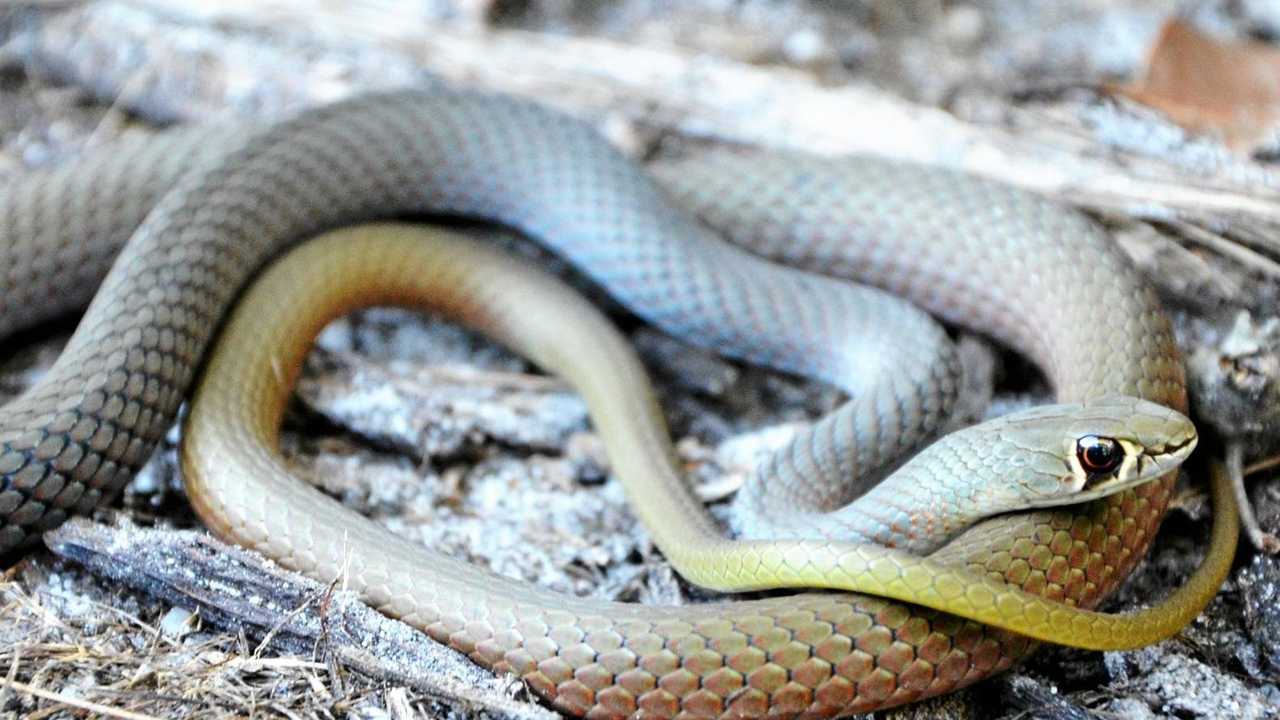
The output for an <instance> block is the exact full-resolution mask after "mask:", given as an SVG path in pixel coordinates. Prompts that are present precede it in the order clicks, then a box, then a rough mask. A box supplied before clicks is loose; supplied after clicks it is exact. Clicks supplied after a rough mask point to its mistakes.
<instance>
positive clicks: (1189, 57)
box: [1112, 20, 1280, 153]
mask: <svg viewBox="0 0 1280 720" xmlns="http://www.w3.org/2000/svg"><path fill="white" fill-rule="evenodd" d="M1112 90H1113V91H1114V92H1117V93H1119V94H1121V95H1123V96H1126V97H1128V98H1130V99H1132V100H1135V101H1137V102H1140V103H1142V104H1144V105H1147V106H1149V107H1152V108H1155V109H1156V110H1159V111H1160V112H1162V113H1164V114H1166V115H1168V116H1169V119H1171V120H1172V121H1173V122H1175V123H1177V124H1178V125H1181V126H1182V127H1184V128H1186V129H1187V130H1190V131H1192V132H1199V133H1206V134H1210V135H1214V136H1217V137H1219V138H1221V139H1222V141H1223V142H1224V143H1226V144H1227V146H1228V147H1230V148H1231V149H1232V150H1235V151H1236V152H1241V153H1248V152H1249V151H1250V150H1252V149H1254V148H1255V147H1257V145H1258V144H1259V143H1261V142H1263V141H1264V140H1266V139H1267V138H1268V136H1270V135H1271V134H1272V133H1273V132H1274V131H1275V130H1276V128H1277V126H1280V50H1277V49H1276V48H1274V47H1272V46H1270V45H1266V44H1263V43H1259V42H1248V41H1246V42H1230V43H1228V42H1221V41H1219V40H1215V39H1214V38H1211V37H1208V36H1206V35H1203V34H1201V33H1200V32H1198V31H1197V30H1196V29H1195V28H1193V27H1191V26H1190V25H1188V24H1187V23H1185V22H1183V21H1181V20H1170V21H1168V22H1166V23H1165V25H1164V27H1163V28H1161V30H1160V36H1159V37H1158V38H1157V39H1156V42H1155V45H1154V46H1153V47H1152V48H1151V54H1150V56H1149V57H1148V58H1147V69H1146V73H1145V76H1144V77H1142V78H1141V79H1139V80H1138V81H1136V82H1134V83H1131V84H1129V85H1126V86H1123V87H1117V88H1112Z"/></svg>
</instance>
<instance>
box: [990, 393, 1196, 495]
mask: <svg viewBox="0 0 1280 720" xmlns="http://www.w3.org/2000/svg"><path fill="white" fill-rule="evenodd" d="M1002 420H1003V421H1004V427H1003V428H1001V433H1000V435H1001V436H1002V437H1001V440H1002V442H1001V443H1000V444H1001V445H1002V446H1004V447H1006V448H1007V447H1010V446H1012V447H1014V448H1016V450H1010V451H1008V452H1011V453H1015V454H1016V452H1017V451H1019V450H1020V451H1022V452H1024V453H1025V452H1026V451H1028V450H1030V451H1032V452H1031V453H1028V454H1027V455H1024V458H1032V459H1024V460H1023V461H1022V462H1021V463H1019V464H1021V465H1022V467H1023V469H1024V470H1025V472H1019V473H1015V475H1016V476H1017V478H1016V484H1017V488H1016V490H1017V492H1018V493H1019V494H1020V497H1021V500H1022V501H1023V502H1025V503H1026V505H1025V506H1026V507H1047V506H1054V505H1064V504H1068V503H1076V502H1084V501H1086V500H1095V499H1097V498H1101V497H1106V496H1107V495H1111V494H1114V493H1117V492H1120V491H1122V490H1128V489H1129V488H1132V487H1134V486H1136V485H1140V484H1142V483H1145V482H1149V481H1151V480H1154V479H1155V478H1158V477H1160V476H1162V475H1164V474H1165V473H1168V472H1170V471H1171V470H1174V469H1176V468H1177V467H1178V466H1179V465H1181V464H1182V462H1183V461H1184V460H1186V459H1187V456H1189V455H1190V454H1191V451H1192V450H1194V449H1195V447H1196V443H1197V441H1198V439H1199V436H1198V435H1197V434H1196V429H1195V426H1194V425H1192V424H1191V421H1190V420H1189V419H1187V417H1186V416H1185V415H1183V414H1181V413H1179V412H1177V411H1175V410H1171V409H1169V408H1167V407H1164V406H1163V405H1158V404H1156V403H1153V402H1149V401H1147V400H1140V399H1138V398H1134V397H1122V396H1116V397H1106V398H1101V399H1098V400H1091V401H1089V402H1086V403H1079V404H1064V405H1044V406H1041V407H1036V408H1032V409H1030V410H1025V411H1022V412H1019V413H1012V414H1010V415H1008V416H1005V417H1004V418H1002ZM1046 451H1047V452H1046Z"/></svg>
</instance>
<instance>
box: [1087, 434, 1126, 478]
mask: <svg viewBox="0 0 1280 720" xmlns="http://www.w3.org/2000/svg"><path fill="white" fill-rule="evenodd" d="M1119 450H1120V448H1119V447H1118V445H1117V443H1116V441H1115V440H1112V439H1111V438H1101V437H1094V436H1089V437H1085V438H1081V440H1080V454H1081V456H1082V457H1081V458H1080V459H1081V460H1083V461H1084V466H1085V468H1086V469H1088V470H1092V471H1096V472H1106V471H1108V470H1111V469H1113V468H1114V467H1115V466H1116V464H1118V463H1119V461H1120V459H1121V458H1120V452H1119Z"/></svg>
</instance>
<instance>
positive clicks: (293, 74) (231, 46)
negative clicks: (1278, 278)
mask: <svg viewBox="0 0 1280 720" xmlns="http://www.w3.org/2000/svg"><path fill="white" fill-rule="evenodd" d="M303 5H304V3H303V0H276V1H275V2H273V3H271V4H270V7H269V10H268V11H263V10H262V9H261V7H260V6H259V4H258V3H247V2H232V3H218V4H210V3H202V2H198V0H173V1H172V2H167V3H165V4H164V9H163V10H160V9H157V8H152V7H149V6H146V5H141V6H139V5H123V4H116V3H95V4H92V5H89V6H86V7H83V8H77V9H74V10H71V11H67V12H63V13H60V14H52V15H48V16H44V17H43V19H41V20H39V21H37V22H36V23H35V24H34V25H33V28H32V30H31V31H30V32H28V33H26V34H25V35H24V36H23V40H22V42H20V43H15V44H14V45H13V46H12V47H11V48H10V49H9V50H10V54H11V55H14V56H17V57H20V58H22V60H23V61H24V62H26V63H28V64H29V65H30V66H32V67H37V68H42V69H44V70H47V71H52V72H55V73H57V74H58V75H59V76H61V77H63V78H65V79H68V80H71V81H74V82H77V83H80V84H84V85H87V86H90V87H92V88H94V89H95V90H96V91H97V92H98V93H100V94H101V95H103V96H105V97H110V98H119V99H120V102H122V103H124V104H125V105H126V106H129V107H132V108H135V109H140V110H142V111H143V112H146V113H147V114H149V115H151V116H152V117H159V118H164V119H195V118H204V117H208V116H209V115H213V114H219V113H222V112H226V111H227V110H228V109H231V110H233V111H238V112H246V111H248V112H259V111H262V110H279V109H281V108H282V107H288V106H297V105H305V104H313V103H317V102H323V101H328V100H332V99H335V98H337V97H341V96H344V95H347V94H350V93H352V92H354V91H356V90H368V89H371V88H378V87H382V88H386V87H395V86H403V85H409V84H422V83H427V82H432V81H433V79H434V78H439V79H443V80H444V81H447V82H449V83H452V84H455V85H460V86H469V87H476V88H485V89H491V90H499V91H503V92H509V93H514V94H518V95H525V96H529V97H535V98H538V99H541V100H543V101H545V102H548V103H551V104H553V105H556V106H559V107H560V108H562V109H565V110H568V111H570V112H573V113H576V114H579V115H584V116H587V117H592V118H594V119H596V120H597V121H599V122H601V123H602V124H603V125H604V126H605V128H606V130H608V129H610V128H612V129H614V130H615V132H614V133H612V134H613V136H614V138H615V140H621V141H623V144H630V145H631V147H630V148H629V149H631V150H633V151H635V150H636V149H637V148H636V147H635V139H634V136H631V135H629V134H628V133H627V132H625V130H624V131H622V132H618V131H617V130H618V124H617V120H618V119H622V120H625V121H628V122H630V123H634V124H636V125H639V126H641V127H648V128H658V129H662V130H664V131H674V132H677V133H679V134H682V135H685V136H688V137H691V138H706V139H713V140H717V141H727V142H735V143H746V144H751V145H759V146H763V147H771V148H788V149H799V150H804V151H808V152H816V153H827V154H845V153H872V154H878V155H885V156H889V157H894V158H899V159H906V160H914V161H919V162H924V163H929V164H936V165H945V166H949V167H952V168H957V169H961V170H964V171H968V172H972V173H977V174H981V175H986V176H989V177H994V178H997V179H1000V180H1003V181H1006V182H1009V183H1012V184H1016V185H1020V186H1023V187H1027V188H1030V189H1033V190H1037V191H1040V192H1043V193H1046V194H1050V195H1054V196H1057V197H1060V198H1063V199H1066V200H1067V201H1069V202H1071V203H1073V204H1076V205H1081V206H1084V207H1089V208H1094V209H1098V210H1102V211H1106V212H1109V213H1119V214H1125V215H1129V216H1133V217H1141V218H1151V219H1160V220H1165V221H1170V220H1181V221H1186V222H1193V223H1196V224H1198V225H1203V226H1206V227H1219V226H1225V225H1240V226H1242V228H1241V230H1240V232H1241V234H1243V235H1246V236H1248V237H1250V238H1254V239H1255V240H1257V239H1262V240H1259V242H1263V243H1264V244H1268V245H1271V247H1269V248H1267V249H1268V250H1270V251H1271V252H1272V253H1273V254H1274V252H1275V251H1276V250H1277V248H1276V247H1274V243H1269V242H1268V241H1267V240H1265V239H1266V238H1269V237H1271V236H1272V235H1273V231H1274V230H1276V229H1280V203H1278V202H1277V200H1280V176H1277V175H1276V173H1275V171H1273V170H1270V169H1267V168H1264V167H1262V166H1261V165H1259V164H1256V163H1250V162H1247V161H1239V160H1235V159H1234V158H1232V157H1231V156H1230V155H1228V154H1227V153H1225V151H1224V152H1223V153H1222V155H1221V156H1215V157H1214V161H1213V163H1211V164H1210V166H1209V167H1208V168H1205V167H1199V166H1196V167H1192V166H1189V165H1187V164H1185V163H1183V164H1177V163H1175V162H1174V161H1170V160H1168V159H1164V158H1159V157H1154V156H1151V155H1144V154H1141V153H1140V152H1138V151H1136V150H1133V149H1127V148H1122V147H1114V146H1107V145H1105V144H1104V143H1102V142H1101V141H1100V140H1098V139H1097V138H1095V137H1094V136H1093V134H1092V133H1091V132H1090V131H1089V129H1088V127H1087V125H1086V122H1085V120H1084V119H1082V118H1080V117H1078V116H1073V115H1062V114H1059V115H1057V116H1045V115H1044V114H1037V113H1036V112H1034V111H1027V110H1020V109H1017V108H1012V109H1009V110H1008V112H1007V113H1006V114H1005V117H1004V118H1003V121H1002V124H1001V125H978V124H974V123H968V122H964V121H962V120H960V119H958V118H956V117H955V116H953V115H951V114H948V113H946V112H943V111H941V110H938V109H934V108H929V107H924V106H920V105H916V104H913V103H910V102H907V101H904V100H901V99H899V98H896V97H894V96H892V95H889V94H888V93H885V92H882V91H879V90H876V89H873V88H870V87H865V86H858V85H850V86H842V87H826V86H823V85H821V84H819V83H818V81H817V80H815V79H814V78H813V77H812V76H810V75H808V74H806V73H804V72H801V71H796V70H793V69H788V68H782V67H761V66H756V65H748V64H744V63H739V62H734V61H728V60H721V59H716V58H711V57H705V56H699V55H695V54H691V53H688V52H683V51H680V50H676V49H671V48H650V47H636V46H631V45H625V44H620V43H616V42H611V41H608V40H601V39H585V38H575V37H562V36H547V35H534V34H529V33H522V32H515V31H489V32H484V31H480V30H477V29H476V25H477V23H475V22H472V21H465V22H462V23H458V24H455V25H449V26H443V27H440V28H439V29H438V31H430V32H428V31H426V30H427V27H426V23H427V21H426V20H424V19H423V18H422V17H421V16H419V15H415V14H413V11H411V10H408V9H406V8H405V7H404V6H403V5H397V4H394V3H388V4H376V5H373V6H369V7H368V8H366V9H365V10H364V11H362V12H364V13H366V15H362V17H364V18H365V21H364V22H358V23H355V24H353V23H352V21H351V16H350V13H348V12H347V10H346V9H345V8H343V11H342V13H341V15H338V14H337V13H336V11H333V10H332V9H329V8H327V6H324V5H320V6H316V5H315V4H313V3H305V8H304V7H303ZM473 15H474V13H473ZM283 18H288V22H282V21H281V19H283ZM301 38H305V41H304V40H302V39H301ZM353 38H354V40H353ZM428 72H429V73H430V75H428ZM628 140H630V143H628V142H627V141H628Z"/></svg>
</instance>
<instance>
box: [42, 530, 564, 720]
mask: <svg viewBox="0 0 1280 720" xmlns="http://www.w3.org/2000/svg"><path fill="white" fill-rule="evenodd" d="M45 542H46V544H48V545H49V547H50V548H51V549H52V550H53V551H54V552H55V553H57V554H59V555H61V556H63V557H66V558H68V559H71V560H74V561H76V562H79V563H81V564H83V565H85V566H86V567H88V568H89V569H90V570H92V571H93V572H94V573H96V574H100V575H103V576H106V577H108V578H111V579H112V580H116V581H119V582H122V583H124V584H126V585H128V586H130V587H133V588H135V589H137V590H141V591H143V592H145V593H148V594H151V595H154V596H156V597H159V598H161V599H163V600H165V601H167V602H170V603H173V604H174V605H176V606H178V607H184V608H198V609H199V611H200V615H201V616H202V617H204V618H205V619H206V620H208V621H210V622H212V623H214V624H216V625H218V626H219V627H222V628H226V629H228V630H232V631H243V632H245V634H246V635H248V636H249V637H252V638H255V639H258V640H259V641H260V643H261V646H264V647H272V648H274V649H277V650H280V651H284V652H289V653H296V654H302V655H310V654H312V652H313V650H315V649H317V648H318V649H319V650H320V652H321V653H322V654H323V655H324V656H326V658H327V659H332V660H334V661H336V662H338V663H340V664H343V665H346V666H348V667H351V668H354V669H356V670H358V671H359V672H362V673H364V674H366V675H370V676H372V677H376V678H381V679H385V680H387V681H390V682H395V683H402V684H405V685H407V686H409V687H412V688H414V689H416V690H419V691H421V692H424V693H426V694H428V695H431V696H434V697H437V698H441V699H447V700H451V701H453V702H456V703H459V704H461V705H463V706H467V707H470V708H471V709H473V710H485V711H488V712H489V713H490V714H492V715H495V716H498V717H505V718H512V720H553V719H554V718H557V717H559V716H558V715H556V714H555V713H553V712H551V711H549V710H546V709H544V708H542V707H540V706H538V705H535V704H533V703H529V702H524V701H521V700H517V699H515V698H513V697H512V696H511V692H510V691H511V689H512V688H513V687H514V688H518V687H520V685H519V682H518V681H513V680H512V679H511V678H500V677H495V676H494V675H493V674H492V673H491V672H489V671H488V670H485V669H483V668H481V667H479V666H477V665H475V664H473V663H472V662H471V661H470V660H468V659H467V658H465V657H463V656H462V655H460V654H458V653H456V652H454V651H453V650H450V649H449V648H446V647H444V646H443V645H440V644H439V643H436V642H435V641H433V640H431V639H430V638H429V637H427V636H426V635H425V634H423V633H421V632H419V631H417V630H415V629H414V628H411V627H409V626H408V625H405V624H404V623H401V622H399V621H397V620H392V619H390V618H387V617H385V616H383V615H382V614H380V613H378V612H377V611H376V610H374V609H372V608H370V607H369V606H367V605H365V604H364V603H363V602H361V601H360V599H359V598H358V597H357V596H356V595H355V593H352V592H349V591H345V590H340V589H335V588H333V587H325V586H324V585H321V584H320V583H317V582H315V581H313V580H309V579H307V578H305V577H302V576H301V575H298V574H297V573H293V572H290V571H287V570H284V569H282V568H280V567H278V566H276V565H274V564H272V563H270V562H269V561H267V560H265V559H264V558H262V557H261V556H260V555H258V554H256V553H252V552H249V551H247V550H242V549H240V548H236V547H231V546H228V545H225V544H223V543H221V542H219V541H218V540H215V539H214V538H212V537H210V536H209V535H206V534H204V533H199V532H191V531H161V530H143V529H136V528H123V529H121V528H110V527H106V526H103V525H97V524H94V523H92V522H90V521H88V520H84V519H80V518H77V519H74V520H71V521H68V522H67V523H66V524H64V525H62V526H61V527H60V528H58V529H57V530H54V531H52V532H50V533H48V534H46V535H45Z"/></svg>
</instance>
